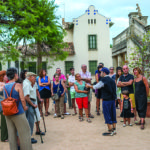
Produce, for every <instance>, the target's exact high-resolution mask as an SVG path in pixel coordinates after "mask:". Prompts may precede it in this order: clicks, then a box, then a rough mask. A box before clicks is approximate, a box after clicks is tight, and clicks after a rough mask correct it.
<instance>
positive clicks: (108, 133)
mask: <svg viewBox="0 0 150 150" xmlns="http://www.w3.org/2000/svg"><path fill="white" fill-rule="evenodd" d="M102 135H103V136H113V135H114V132H113V131H112V132H105V133H103V134H102Z"/></svg>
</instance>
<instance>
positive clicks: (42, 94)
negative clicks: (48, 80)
mask: <svg viewBox="0 0 150 150" xmlns="http://www.w3.org/2000/svg"><path fill="white" fill-rule="evenodd" d="M40 97H41V98H42V99H45V98H50V97H51V91H50V90H48V89H45V88H44V89H43V90H41V91H40Z"/></svg>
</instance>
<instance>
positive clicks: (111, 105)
mask: <svg viewBox="0 0 150 150" xmlns="http://www.w3.org/2000/svg"><path fill="white" fill-rule="evenodd" d="M101 77H103V78H102V79H101V81H99V82H98V83H97V84H96V85H94V86H91V85H86V87H87V88H92V89H100V88H101V92H102V99H103V113H104V118H105V123H106V124H107V126H108V132H105V133H103V136H108V135H110V136H112V135H114V134H116V123H117V121H116V107H115V99H116V84H115V81H114V80H113V79H111V78H110V77H109V69H108V68H106V67H104V68H102V70H101Z"/></svg>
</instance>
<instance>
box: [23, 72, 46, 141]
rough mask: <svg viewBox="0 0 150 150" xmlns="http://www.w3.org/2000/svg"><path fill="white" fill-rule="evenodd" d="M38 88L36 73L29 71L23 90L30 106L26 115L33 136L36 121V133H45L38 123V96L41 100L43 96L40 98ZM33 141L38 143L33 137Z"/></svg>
mask: <svg viewBox="0 0 150 150" xmlns="http://www.w3.org/2000/svg"><path fill="white" fill-rule="evenodd" d="M37 89H38V86H37V84H36V74H35V73H33V72H27V74H26V79H25V80H24V81H23V92H24V96H25V100H26V102H27V106H28V110H27V111H26V117H27V120H28V122H29V126H30V129H31V136H32V134H33V128H34V123H36V134H37V135H39V134H41V135H45V133H44V132H41V133H40V131H39V128H38V123H39V121H40V112H39V109H38V107H37V96H38V98H39V100H41V98H40V94H39V93H37V92H38V90H37ZM34 109H35V112H36V115H37V119H38V120H36V119H35V118H36V117H35V114H34ZM31 143H32V144H34V143H37V140H35V139H34V138H31Z"/></svg>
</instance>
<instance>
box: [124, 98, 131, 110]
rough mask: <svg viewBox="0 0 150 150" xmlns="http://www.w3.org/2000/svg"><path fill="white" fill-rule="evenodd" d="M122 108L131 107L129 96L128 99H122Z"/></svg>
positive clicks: (127, 108) (128, 108)
mask: <svg viewBox="0 0 150 150" xmlns="http://www.w3.org/2000/svg"><path fill="white" fill-rule="evenodd" d="M123 109H124V110H130V109H131V103H130V98H128V99H125V98H124V99H123Z"/></svg>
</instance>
